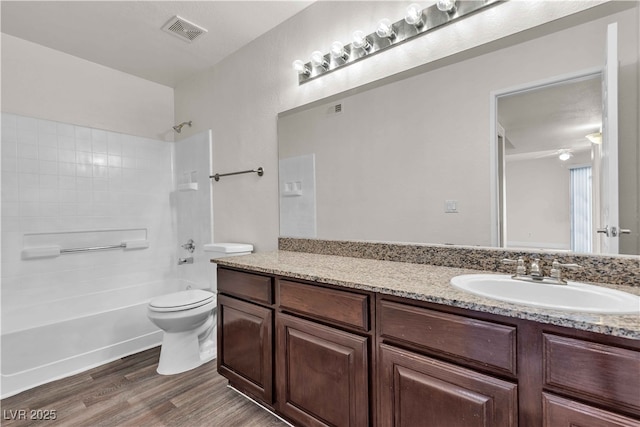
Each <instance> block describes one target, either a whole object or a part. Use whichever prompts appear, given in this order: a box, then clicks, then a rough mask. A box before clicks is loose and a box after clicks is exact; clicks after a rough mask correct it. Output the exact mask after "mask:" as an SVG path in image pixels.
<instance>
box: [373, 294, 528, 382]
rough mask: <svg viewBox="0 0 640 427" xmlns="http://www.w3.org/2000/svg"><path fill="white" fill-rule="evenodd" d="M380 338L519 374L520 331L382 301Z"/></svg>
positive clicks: (510, 327)
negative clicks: (517, 340)
mask: <svg viewBox="0 0 640 427" xmlns="http://www.w3.org/2000/svg"><path fill="white" fill-rule="evenodd" d="M379 311H380V321H379V326H380V336H381V337H382V338H388V339H391V340H396V341H401V342H404V343H408V344H413V345H418V346H421V347H425V348H427V349H430V350H435V351H437V352H443V353H446V354H448V355H453V356H457V357H461V358H463V359H465V360H468V361H471V362H475V363H474V364H475V365H478V364H479V365H480V366H483V367H492V368H494V369H497V370H498V371H501V372H507V373H509V374H512V375H515V374H516V328H515V327H512V326H505V325H500V324H496V323H491V322H485V321H482V320H477V319H471V318H467V317H463V316H458V315H455V314H447V313H441V312H438V311H434V310H429V309H426V308H421V307H414V306H410V305H405V304H398V303H395V302H391V301H385V300H381V301H380V307H379Z"/></svg>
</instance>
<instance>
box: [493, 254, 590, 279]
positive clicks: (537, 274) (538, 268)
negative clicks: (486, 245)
mask: <svg viewBox="0 0 640 427" xmlns="http://www.w3.org/2000/svg"><path fill="white" fill-rule="evenodd" d="M502 263H503V264H516V274H514V275H513V276H511V277H512V278H513V279H517V280H524V281H527V282H536V283H548V284H554V285H566V284H567V281H566V280H564V279H563V278H562V271H561V269H562V268H570V269H578V268H582V267H581V266H580V265H578V264H562V263H560V262H558V260H557V259H554V260H553V263H552V264H551V272H550V274H549V276H548V277H547V276H545V275H544V274H543V273H542V261H540V259H539V258H534V259H532V260H531V265H530V266H529V274H527V267H526V265H525V261H524V259H522V257H520V258H518V260H517V261H516V260H513V259H507V258H505V259H503V260H502Z"/></svg>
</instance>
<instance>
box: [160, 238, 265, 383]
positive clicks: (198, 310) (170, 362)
mask: <svg viewBox="0 0 640 427" xmlns="http://www.w3.org/2000/svg"><path fill="white" fill-rule="evenodd" d="M204 251H205V254H206V257H207V258H209V259H210V258H222V257H228V256H238V255H247V254H250V253H251V252H252V251H253V246H252V245H249V244H245V243H209V244H206V245H204ZM216 267H217V266H216V264H212V269H211V270H212V272H211V274H210V276H209V277H210V278H209V288H208V289H188V290H185V291H180V292H174V293H171V294H167V295H162V296H159V297H157V298H154V299H152V300H151V301H150V302H149V305H148V306H147V317H148V318H149V320H151V322H153V323H154V324H155V325H156V326H157V327H159V328H160V329H162V330H163V331H164V335H163V338H162V347H161V349H160V362H159V363H158V368H157V372H158V373H159V374H161V375H173V374H179V373H181V372H185V371H188V370H190V369H193V368H197V367H198V366H200V365H202V364H203V363H206V362H208V361H210V360H212V359H215V357H216V312H215V309H216V290H217V280H216Z"/></svg>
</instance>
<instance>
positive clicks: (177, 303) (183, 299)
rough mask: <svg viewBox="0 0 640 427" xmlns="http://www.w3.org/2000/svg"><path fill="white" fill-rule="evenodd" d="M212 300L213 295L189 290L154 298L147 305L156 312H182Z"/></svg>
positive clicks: (197, 290) (199, 290)
mask: <svg viewBox="0 0 640 427" xmlns="http://www.w3.org/2000/svg"><path fill="white" fill-rule="evenodd" d="M214 300H215V295H214V294H213V293H212V292H207V291H203V290H201V289H189V290H187V291H180V292H174V293H172V294H167V295H163V296H161V297H158V298H154V299H152V300H151V302H150V303H149V309H150V310H152V311H156V312H170V311H183V310H189V309H192V308H197V307H200V306H203V305H205V304H208V303H210V302H212V301H214Z"/></svg>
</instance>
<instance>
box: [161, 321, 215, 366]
mask: <svg viewBox="0 0 640 427" xmlns="http://www.w3.org/2000/svg"><path fill="white" fill-rule="evenodd" d="M203 347H204V348H202V349H201V348H200V344H199V342H198V334H197V333H196V332H194V331H191V332H165V333H164V337H163V338H162V348H161V349H160V361H159V362H158V368H157V369H156V372H158V373H159V374H160V375H175V374H180V373H182V372H186V371H189V370H191V369H194V368H197V367H198V366H200V365H202V364H204V363H207V362H209V361H211V360H213V359H215V357H216V352H215V347H213V350H212V347H211V346H210V345H209V346H203Z"/></svg>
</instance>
